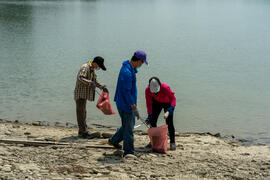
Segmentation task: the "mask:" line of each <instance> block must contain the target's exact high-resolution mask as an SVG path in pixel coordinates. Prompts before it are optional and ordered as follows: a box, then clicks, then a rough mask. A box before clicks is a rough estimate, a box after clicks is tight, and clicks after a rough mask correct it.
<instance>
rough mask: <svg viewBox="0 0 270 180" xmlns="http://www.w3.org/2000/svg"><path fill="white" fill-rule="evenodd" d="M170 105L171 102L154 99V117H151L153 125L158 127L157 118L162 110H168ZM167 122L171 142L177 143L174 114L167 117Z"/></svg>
mask: <svg viewBox="0 0 270 180" xmlns="http://www.w3.org/2000/svg"><path fill="white" fill-rule="evenodd" d="M169 107H171V103H160V102H157V101H155V100H153V105H152V119H151V126H152V127H157V120H158V116H159V114H160V112H161V110H162V109H164V112H166V111H167V109H168V108H169ZM166 124H167V125H168V130H169V136H170V142H171V143H175V129H174V125H173V115H169V116H168V118H167V119H166Z"/></svg>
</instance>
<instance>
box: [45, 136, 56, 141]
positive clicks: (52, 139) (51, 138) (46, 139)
mask: <svg viewBox="0 0 270 180" xmlns="http://www.w3.org/2000/svg"><path fill="white" fill-rule="evenodd" d="M44 140H45V141H56V139H55V138H53V137H45V138H44Z"/></svg>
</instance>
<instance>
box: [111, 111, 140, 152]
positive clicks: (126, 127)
mask: <svg viewBox="0 0 270 180" xmlns="http://www.w3.org/2000/svg"><path fill="white" fill-rule="evenodd" d="M117 109H118V112H119V115H120V117H121V121H122V126H121V127H120V128H119V129H118V130H117V131H116V133H115V134H114V135H113V137H111V138H110V141H111V142H112V143H114V144H119V143H120V142H121V141H124V143H123V145H124V155H127V154H134V133H133V131H134V125H135V117H134V116H133V115H132V114H131V113H128V112H125V111H123V110H121V109H119V108H117Z"/></svg>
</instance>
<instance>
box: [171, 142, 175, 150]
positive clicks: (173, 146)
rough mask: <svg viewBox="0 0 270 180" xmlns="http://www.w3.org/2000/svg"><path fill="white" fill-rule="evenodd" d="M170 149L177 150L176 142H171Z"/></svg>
mask: <svg viewBox="0 0 270 180" xmlns="http://www.w3.org/2000/svg"><path fill="white" fill-rule="evenodd" d="M170 150H171V151H175V150H176V145H175V143H171V144H170Z"/></svg>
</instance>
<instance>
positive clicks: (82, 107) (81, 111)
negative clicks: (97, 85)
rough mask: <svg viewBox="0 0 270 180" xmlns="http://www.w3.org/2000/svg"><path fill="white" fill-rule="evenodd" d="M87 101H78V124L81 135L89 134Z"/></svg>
mask: <svg viewBox="0 0 270 180" xmlns="http://www.w3.org/2000/svg"><path fill="white" fill-rule="evenodd" d="M86 101H87V100H86V99H78V100H76V114H77V123H78V127H79V133H85V132H87V125H86Z"/></svg>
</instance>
